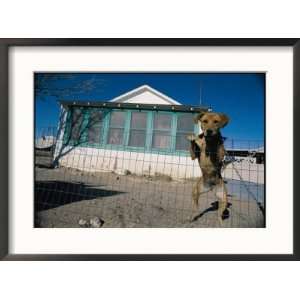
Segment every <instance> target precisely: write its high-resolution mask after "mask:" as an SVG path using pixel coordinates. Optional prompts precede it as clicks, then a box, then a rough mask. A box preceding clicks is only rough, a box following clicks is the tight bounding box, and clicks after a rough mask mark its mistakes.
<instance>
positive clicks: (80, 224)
mask: <svg viewBox="0 0 300 300" xmlns="http://www.w3.org/2000/svg"><path fill="white" fill-rule="evenodd" d="M78 225H79V226H81V227H86V226H87V220H84V219H80V220H79V221H78Z"/></svg>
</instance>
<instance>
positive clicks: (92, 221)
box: [90, 217, 104, 228]
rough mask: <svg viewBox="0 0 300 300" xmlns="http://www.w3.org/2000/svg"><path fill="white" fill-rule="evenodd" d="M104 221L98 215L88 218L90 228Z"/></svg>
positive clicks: (100, 224)
mask: <svg viewBox="0 0 300 300" xmlns="http://www.w3.org/2000/svg"><path fill="white" fill-rule="evenodd" d="M103 223H104V221H103V220H101V219H100V218H98V217H93V218H91V219H90V226H91V227H92V228H100V227H101V226H102V225H103Z"/></svg>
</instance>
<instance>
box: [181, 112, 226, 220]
mask: <svg viewBox="0 0 300 300" xmlns="http://www.w3.org/2000/svg"><path fill="white" fill-rule="evenodd" d="M228 122H229V118H228V117H227V116H226V115H225V114H218V113H212V112H205V113H200V114H198V115H197V117H196V118H195V123H197V124H199V126H200V127H201V129H202V131H203V133H202V134H200V135H198V136H196V135H189V136H188V137H187V138H188V139H189V140H190V141H191V148H190V152H191V157H192V159H193V160H194V159H198V162H199V166H200V168H201V171H202V177H201V178H200V179H199V180H198V181H197V183H196V184H195V186H194V187H193V193H192V197H193V203H194V205H195V206H196V207H198V201H199V197H200V194H203V193H207V192H209V191H212V190H213V191H214V192H215V195H216V197H217V198H218V199H219V205H218V219H219V221H220V223H221V224H222V220H223V213H224V211H225V209H226V208H227V190H226V186H225V183H224V181H223V178H222V175H221V169H222V166H223V159H224V156H225V148H224V144H223V140H224V139H223V138H222V136H221V133H220V129H221V128H223V127H224V126H226V125H227V123H228Z"/></svg>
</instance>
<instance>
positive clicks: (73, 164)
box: [57, 143, 264, 184]
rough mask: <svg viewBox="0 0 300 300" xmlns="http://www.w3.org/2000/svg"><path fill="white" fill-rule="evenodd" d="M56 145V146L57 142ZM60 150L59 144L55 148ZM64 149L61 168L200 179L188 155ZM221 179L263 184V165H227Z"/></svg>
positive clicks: (193, 162)
mask: <svg viewBox="0 0 300 300" xmlns="http://www.w3.org/2000/svg"><path fill="white" fill-rule="evenodd" d="M58 144H59V143H58ZM57 146H58V147H59V145H57ZM70 149H71V148H70V147H69V146H68V147H65V149H64V151H63V152H64V153H65V152H68V154H66V155H64V156H62V157H61V158H60V160H59V164H60V166H64V167H70V168H74V169H78V170H82V171H86V172H115V173H118V174H126V172H127V171H129V172H130V173H132V174H136V175H148V176H155V175H166V176H170V177H172V178H173V179H189V178H197V177H198V178H199V177H200V176H201V171H200V168H199V165H198V162H197V161H196V160H195V161H192V160H191V158H190V157H189V156H176V155H165V154H155V153H144V152H129V151H119V150H111V149H97V148H88V147H76V148H74V149H72V150H71V151H70V152H69V150H70ZM223 176H224V177H226V178H228V179H236V180H241V179H242V180H244V181H250V182H253V183H261V184H263V183H264V165H263V164H256V163H254V164H249V162H247V161H244V162H239V163H234V164H233V165H232V164H230V165H228V166H227V168H226V169H225V171H224V173H223Z"/></svg>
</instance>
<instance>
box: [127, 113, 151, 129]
mask: <svg viewBox="0 0 300 300" xmlns="http://www.w3.org/2000/svg"><path fill="white" fill-rule="evenodd" d="M130 127H131V128H146V127H147V113H145V112H132V113H131V126H130Z"/></svg>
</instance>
